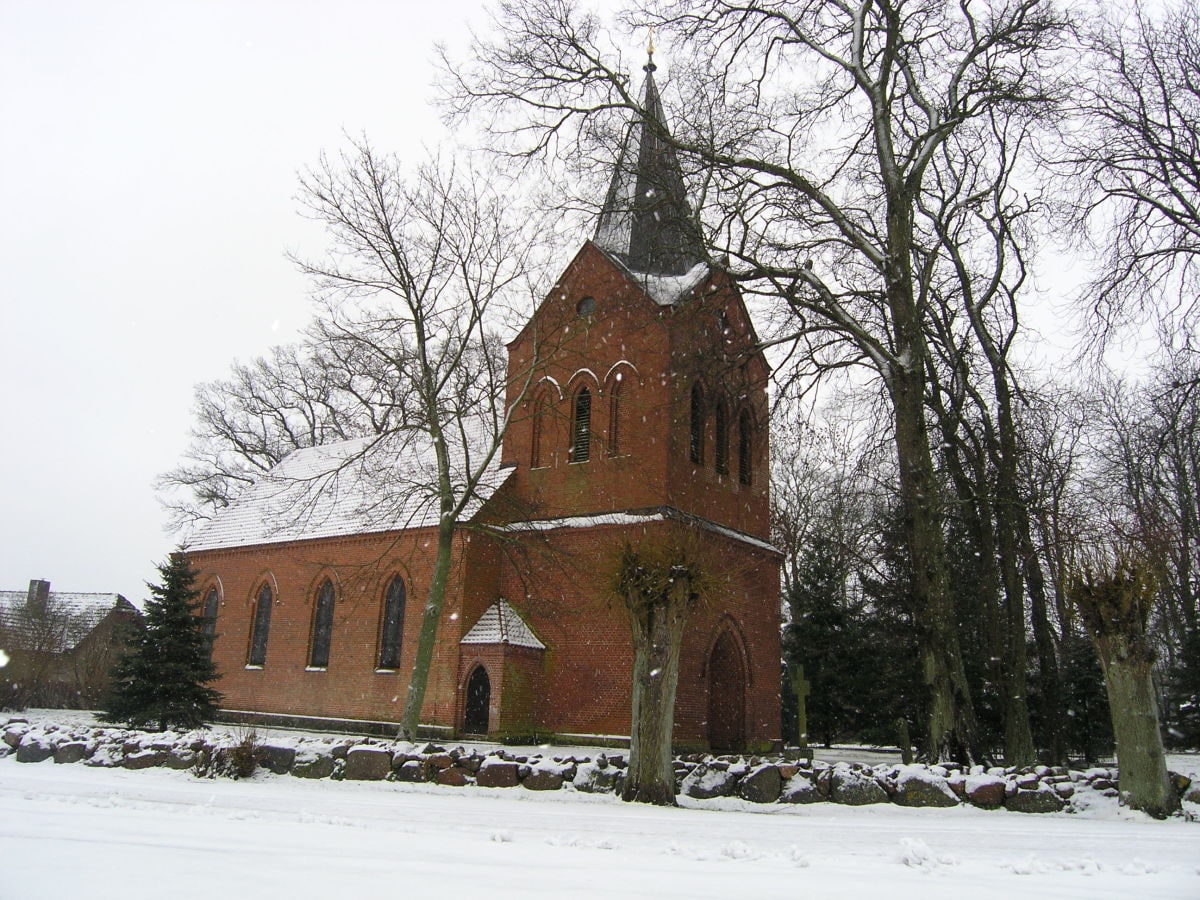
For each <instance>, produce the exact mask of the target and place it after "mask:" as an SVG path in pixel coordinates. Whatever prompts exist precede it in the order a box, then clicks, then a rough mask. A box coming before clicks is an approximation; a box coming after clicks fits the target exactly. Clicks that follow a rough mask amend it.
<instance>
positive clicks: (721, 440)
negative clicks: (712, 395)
mask: <svg viewBox="0 0 1200 900" xmlns="http://www.w3.org/2000/svg"><path fill="white" fill-rule="evenodd" d="M713 431H714V433H713V438H714V440H715V441H716V447H714V448H713V456H715V457H716V465H717V472H718V473H719V474H721V475H728V474H729V409H728V408H727V407H726V406H725V401H724V400H718V401H717V412H716V425H715V428H714V429H713Z"/></svg>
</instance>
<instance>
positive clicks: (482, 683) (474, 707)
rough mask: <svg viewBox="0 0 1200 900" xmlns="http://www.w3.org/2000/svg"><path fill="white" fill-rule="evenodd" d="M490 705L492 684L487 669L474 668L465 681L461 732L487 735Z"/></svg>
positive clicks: (481, 667)
mask: <svg viewBox="0 0 1200 900" xmlns="http://www.w3.org/2000/svg"><path fill="white" fill-rule="evenodd" d="M491 704H492V682H491V679H489V678H488V673H487V669H485V668H484V667H483V666H476V667H475V669H474V670H473V671H472V672H471V677H470V678H468V679H467V700H466V704H465V707H464V710H463V731H465V732H466V733H467V734H487V733H488V709H489V708H490V707H491Z"/></svg>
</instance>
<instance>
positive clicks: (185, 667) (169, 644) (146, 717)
mask: <svg viewBox="0 0 1200 900" xmlns="http://www.w3.org/2000/svg"><path fill="white" fill-rule="evenodd" d="M158 572H159V575H160V576H161V577H162V581H161V583H160V584H150V585H148V587H149V588H150V593H151V594H152V595H153V596H152V599H151V600H149V601H148V602H147V604H146V611H145V616H144V621H143V622H142V624H141V626H140V627H138V628H137V629H136V630H135V631H134V632H133V633H132V634H131V635H130V636H129V641H128V644H127V647H126V650H125V653H124V654H123V655H122V656H121V657H120V658H119V659H118V660H117V663H116V665H115V666H114V667H113V670H112V689H111V695H110V698H109V702H108V707H107V709H106V710H105V713H104V718H105V719H106V720H107V721H110V722H124V723H126V724H127V725H130V726H131V727H134V728H147V727H151V728H157V730H159V731H166V730H167V729H168V728H172V727H178V728H196V727H199V726H201V725H203V724H204V723H205V722H206V721H209V720H211V719H212V718H213V716H214V715H215V714H216V712H217V707H218V704H219V703H220V700H221V695H220V694H219V693H218V692H217V691H215V690H213V689H212V688H211V687H208V686H207V685H208V683H209V682H211V681H215V680H216V679H217V677H218V675H217V670H216V667H215V666H214V665H213V661H212V655H211V641H210V639H209V638H208V636H207V635H206V634H205V633H204V619H203V617H202V616H200V615H199V614H198V613H197V610H196V601H197V598H198V597H199V592H198V591H196V590H194V589H193V587H192V585H193V583H194V582H195V579H196V573H195V572H194V571H193V570H192V567H191V565H190V563H189V562H188V559H187V556H186V555H184V554H183V553H178V552H177V553H172V554H171V556H170V557H169V558H168V559H167V561H166V562H165V563H163V564H162V565H160V566H159V567H158Z"/></svg>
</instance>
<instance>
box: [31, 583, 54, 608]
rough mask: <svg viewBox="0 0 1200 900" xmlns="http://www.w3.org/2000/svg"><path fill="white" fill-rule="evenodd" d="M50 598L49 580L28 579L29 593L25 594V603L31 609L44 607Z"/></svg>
mask: <svg viewBox="0 0 1200 900" xmlns="http://www.w3.org/2000/svg"><path fill="white" fill-rule="evenodd" d="M49 600H50V582H48V581H43V580H42V579H40V578H31V579H30V580H29V593H28V594H26V595H25V605H26V606H29V607H30V608H32V609H45V608H46V603H47V602H48V601H49Z"/></svg>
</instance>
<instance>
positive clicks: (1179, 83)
mask: <svg viewBox="0 0 1200 900" xmlns="http://www.w3.org/2000/svg"><path fill="white" fill-rule="evenodd" d="M1103 10H1104V12H1103V13H1102V15H1101V16H1100V17H1099V18H1098V19H1097V21H1095V22H1094V24H1093V25H1092V33H1091V36H1090V41H1089V43H1090V48H1091V50H1092V54H1091V60H1092V62H1093V63H1094V66H1095V68H1094V70H1093V71H1092V72H1091V73H1090V78H1089V79H1088V81H1087V83H1086V85H1085V86H1084V88H1083V90H1081V92H1080V93H1079V94H1078V97H1077V101H1078V109H1077V117H1075V118H1072V119H1069V120H1068V125H1069V126H1070V127H1069V129H1068V131H1067V132H1066V136H1065V138H1066V146H1067V153H1066V156H1065V159H1059V160H1058V168H1060V169H1061V170H1063V171H1065V172H1067V173H1068V175H1069V176H1070V178H1071V179H1072V185H1071V188H1072V190H1075V191H1078V190H1080V189H1082V194H1081V199H1080V202H1079V204H1078V206H1077V207H1076V213H1077V222H1078V223H1079V224H1080V225H1082V226H1083V227H1084V228H1085V229H1086V230H1087V231H1088V232H1089V233H1090V234H1091V235H1092V237H1093V239H1094V240H1095V242H1096V243H1097V244H1098V245H1099V247H1100V249H1101V251H1102V254H1103V257H1102V260H1103V265H1102V266H1101V268H1100V270H1099V271H1098V272H1097V275H1096V277H1095V279H1094V280H1093V281H1092V283H1091V284H1090V285H1089V287H1088V290H1087V291H1086V292H1085V293H1084V295H1083V299H1084V300H1085V302H1086V303H1087V304H1088V307H1089V309H1090V311H1091V313H1092V314H1093V316H1094V324H1095V330H1096V334H1097V338H1098V340H1099V341H1100V343H1101V345H1103V343H1104V341H1105V340H1106V339H1107V337H1108V335H1109V333H1110V330H1111V329H1112V328H1113V327H1120V326H1126V325H1131V324H1132V325H1138V324H1140V323H1141V322H1142V321H1144V320H1145V319H1146V318H1152V319H1158V320H1159V322H1160V324H1161V325H1162V327H1163V332H1164V334H1165V335H1166V336H1167V337H1168V338H1169V339H1170V341H1171V342H1172V343H1177V342H1179V341H1180V340H1181V339H1182V340H1183V341H1186V342H1189V343H1190V342H1191V341H1193V340H1194V339H1195V323H1196V313H1197V299H1196V298H1197V296H1198V289H1200V153H1197V146H1198V145H1197V142H1198V141H1200V9H1198V8H1197V6H1196V4H1195V3H1192V2H1188V0H1182V2H1180V0H1172V2H1168V3H1166V4H1163V5H1162V6H1158V5H1157V4H1156V5H1155V6H1154V7H1148V6H1147V5H1145V4H1141V3H1122V4H1117V5H1113V4H1107V5H1105V6H1104V7H1103Z"/></svg>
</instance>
